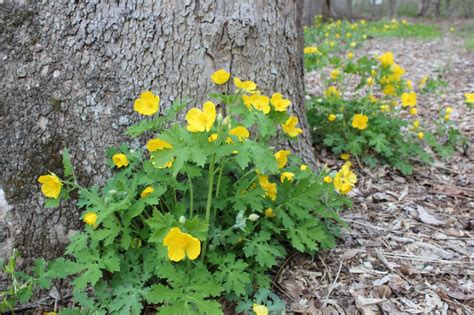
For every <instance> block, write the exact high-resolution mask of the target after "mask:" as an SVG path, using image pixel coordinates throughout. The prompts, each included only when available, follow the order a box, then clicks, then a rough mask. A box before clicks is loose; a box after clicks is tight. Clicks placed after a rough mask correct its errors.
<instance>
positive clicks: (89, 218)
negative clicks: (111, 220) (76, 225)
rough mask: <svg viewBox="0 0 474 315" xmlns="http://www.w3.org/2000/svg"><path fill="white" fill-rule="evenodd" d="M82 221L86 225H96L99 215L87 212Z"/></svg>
mask: <svg viewBox="0 0 474 315" xmlns="http://www.w3.org/2000/svg"><path fill="white" fill-rule="evenodd" d="M82 220H83V221H84V223H86V224H89V225H94V224H95V222H96V221H97V214H96V213H94V212H87V213H86V214H84V217H83V219H82Z"/></svg>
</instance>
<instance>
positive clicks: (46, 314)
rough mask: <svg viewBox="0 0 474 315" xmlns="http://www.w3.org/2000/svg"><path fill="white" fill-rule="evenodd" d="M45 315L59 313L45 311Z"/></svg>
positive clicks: (56, 314)
mask: <svg viewBox="0 0 474 315" xmlns="http://www.w3.org/2000/svg"><path fill="white" fill-rule="evenodd" d="M43 315H58V313H56V312H43Z"/></svg>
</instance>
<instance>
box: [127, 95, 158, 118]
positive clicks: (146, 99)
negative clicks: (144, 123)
mask: <svg viewBox="0 0 474 315" xmlns="http://www.w3.org/2000/svg"><path fill="white" fill-rule="evenodd" d="M159 103H160V97H159V96H157V95H155V94H153V93H152V92H150V91H145V92H143V93H142V94H140V97H139V98H138V99H137V100H136V101H135V103H134V104H133V109H134V110H135V111H136V112H138V113H140V114H142V115H144V116H151V115H153V114H155V113H156V112H157V111H158V109H159Z"/></svg>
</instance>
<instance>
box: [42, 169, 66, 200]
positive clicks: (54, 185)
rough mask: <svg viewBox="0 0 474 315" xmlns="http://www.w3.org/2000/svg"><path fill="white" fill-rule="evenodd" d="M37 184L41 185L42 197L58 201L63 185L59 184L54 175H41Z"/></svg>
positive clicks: (59, 181) (57, 178)
mask: <svg viewBox="0 0 474 315" xmlns="http://www.w3.org/2000/svg"><path fill="white" fill-rule="evenodd" d="M38 182H39V183H40V184H42V185H41V192H42V193H43V195H45V196H46V197H48V198H54V199H58V197H59V194H60V193H61V188H62V186H63V183H61V180H60V179H59V177H57V176H56V174H54V173H50V175H42V176H40V177H38Z"/></svg>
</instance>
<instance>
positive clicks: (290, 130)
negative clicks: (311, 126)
mask: <svg viewBox="0 0 474 315" xmlns="http://www.w3.org/2000/svg"><path fill="white" fill-rule="evenodd" d="M297 124H298V117H296V116H290V118H288V120H287V121H286V122H285V123H284V124H283V125H282V128H283V131H284V132H285V133H286V134H287V135H289V136H290V137H292V138H294V137H296V136H298V135H299V134H300V133H302V132H303V130H302V129H301V128H296V125H297Z"/></svg>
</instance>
